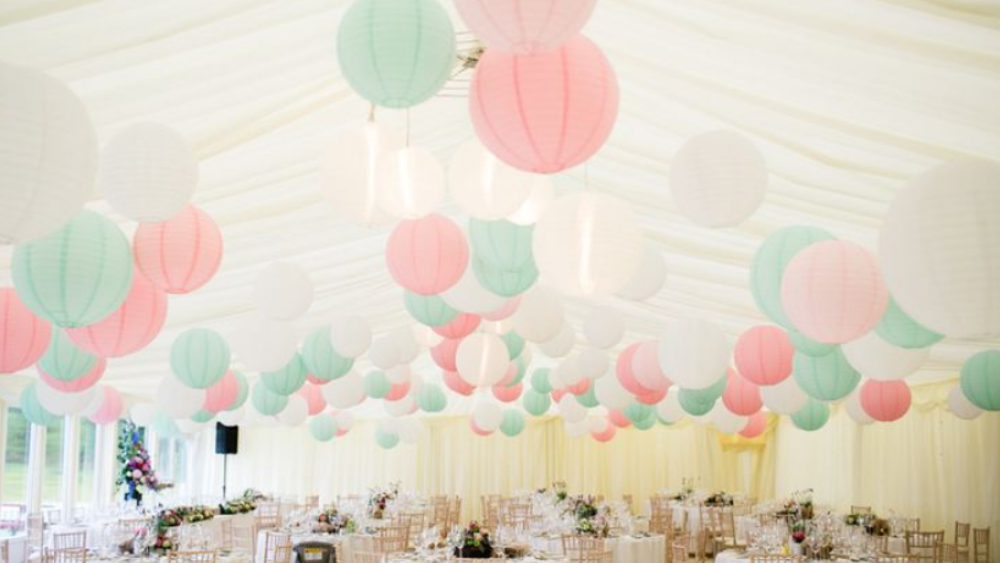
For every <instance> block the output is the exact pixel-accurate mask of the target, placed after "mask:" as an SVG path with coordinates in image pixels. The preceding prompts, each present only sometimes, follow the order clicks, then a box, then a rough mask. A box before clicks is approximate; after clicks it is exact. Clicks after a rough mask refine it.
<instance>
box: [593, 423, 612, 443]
mask: <svg viewBox="0 0 1000 563" xmlns="http://www.w3.org/2000/svg"><path fill="white" fill-rule="evenodd" d="M617 432H618V427H616V426H615V425H614V424H612V423H611V421H610V420H609V421H607V422H605V423H604V430H591V431H590V437H591V438H593V439H594V440H597V441H598V442H602V443H603V442H610V441H611V439H612V438H614V437H615V434H616V433H617Z"/></svg>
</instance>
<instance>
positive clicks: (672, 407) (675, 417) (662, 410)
mask: <svg viewBox="0 0 1000 563" xmlns="http://www.w3.org/2000/svg"><path fill="white" fill-rule="evenodd" d="M684 414H685V413H684V408H683V407H682V406H681V402H680V391H679V390H676V389H675V390H673V391H670V392H669V393H667V396H666V397H665V398H664V399H663V400H662V401H660V402H659V403H658V404H657V405H656V417H657V418H658V419H660V422H664V423H667V424H674V423H677V422H680V421H681V419H683V418H684Z"/></svg>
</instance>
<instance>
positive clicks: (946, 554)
mask: <svg viewBox="0 0 1000 563" xmlns="http://www.w3.org/2000/svg"><path fill="white" fill-rule="evenodd" d="M941 561H943V562H944V563H959V562H958V548H957V547H955V544H953V543H945V544H941Z"/></svg>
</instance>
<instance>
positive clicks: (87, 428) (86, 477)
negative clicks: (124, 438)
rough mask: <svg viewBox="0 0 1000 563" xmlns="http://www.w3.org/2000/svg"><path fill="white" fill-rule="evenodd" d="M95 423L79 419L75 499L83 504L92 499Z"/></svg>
mask: <svg viewBox="0 0 1000 563" xmlns="http://www.w3.org/2000/svg"><path fill="white" fill-rule="evenodd" d="M96 451H97V425H96V424H94V423H93V422H91V421H89V420H87V419H86V418H81V419H80V450H79V451H78V452H77V466H76V467H77V469H76V471H77V475H76V500H77V502H81V503H83V504H87V503H90V502H91V501H92V500H93V499H94V487H95V483H94V470H95V469H96V467H97V465H96V457H95V454H96Z"/></svg>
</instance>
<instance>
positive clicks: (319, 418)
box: [309, 412, 337, 442]
mask: <svg viewBox="0 0 1000 563" xmlns="http://www.w3.org/2000/svg"><path fill="white" fill-rule="evenodd" d="M309 433H310V434H312V437H313V438H315V439H316V441H317V442H329V441H330V440H333V437H334V436H336V435H337V423H335V422H334V421H333V417H332V416H330V415H329V414H327V413H325V412H323V413H319V414H317V415H316V416H314V417H313V418H312V420H310V421H309Z"/></svg>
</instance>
